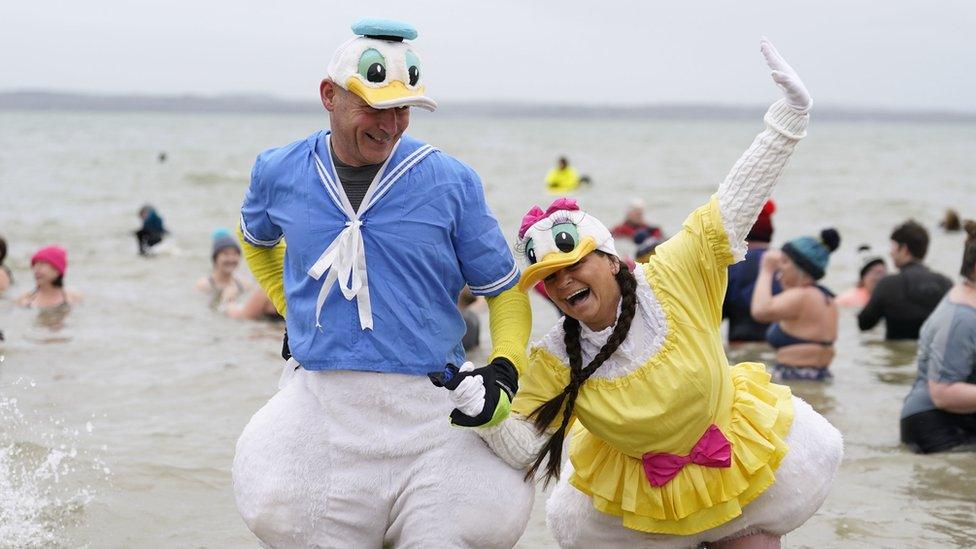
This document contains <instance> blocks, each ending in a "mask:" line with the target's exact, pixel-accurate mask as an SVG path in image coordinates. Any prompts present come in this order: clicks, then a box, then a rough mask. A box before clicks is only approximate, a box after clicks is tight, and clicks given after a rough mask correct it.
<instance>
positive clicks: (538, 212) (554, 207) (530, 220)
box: [519, 198, 579, 238]
mask: <svg viewBox="0 0 976 549" xmlns="http://www.w3.org/2000/svg"><path fill="white" fill-rule="evenodd" d="M560 210H568V211H576V210H579V204H577V203H576V201H575V200H573V199H572V198H557V199H555V200H553V201H552V204H549V208H547V209H546V211H542V208H540V207H538V206H532V209H531V210H529V212H528V213H526V214H525V215H524V216H522V226H521V227H519V238H523V237H524V236H525V231H527V230H529V227H531V226H532V225H535V224H536V223H537V222H538V221H539V220H540V219H545V218H547V217H549V216H550V215H552V214H554V213H556V212H558V211H560Z"/></svg>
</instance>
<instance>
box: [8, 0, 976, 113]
mask: <svg viewBox="0 0 976 549" xmlns="http://www.w3.org/2000/svg"><path fill="white" fill-rule="evenodd" d="M362 16H385V17H393V18H398V19H403V20H406V21H409V22H411V23H413V24H414V25H415V26H416V27H417V28H418V30H419V32H420V37H419V38H418V40H417V41H416V44H417V49H418V51H419V52H420V54H421V56H422V58H423V66H424V76H425V79H426V81H427V86H428V93H429V95H431V96H432V97H434V98H435V99H437V100H439V101H442V102H458V101H531V102H546V103H587V104H640V103H659V102H708V103H726V104H757V103H764V102H766V101H768V100H769V99H770V98H773V97H775V96H776V94H777V92H776V90H775V88H774V87H773V84H772V83H771V82H770V80H769V79H768V77H767V75H766V73H765V70H764V66H763V62H762V57H761V55H760V54H759V38H760V36H762V35H763V34H765V35H767V36H769V37H770V39H772V41H773V42H774V43H775V44H776V45H777V47H778V48H779V50H780V51H781V52H782V53H783V55H784V56H785V57H786V59H787V60H788V61H789V62H790V63H791V64H792V65H793V66H794V67H795V68H796V69H797V71H798V72H799V73H800V75H801V76H802V77H803V79H804V81H805V82H806V84H807V87H808V88H809V89H810V91H811V94H812V95H813V97H814V100H815V101H816V102H819V103H822V104H832V105H843V106H847V107H868V108H922V109H942V110H955V111H967V112H973V111H976V105H973V101H972V97H974V93H973V90H974V89H976V71H974V69H973V67H976V37H974V36H976V2H972V1H964V0H951V1H903V0H888V1H881V0H874V1H870V2H868V1H859V0H847V1H840V0H818V1H780V2H773V1H769V0H748V1H741V0H740V1H724V0H723V1H713V2H700V1H685V2H667V3H664V2H652V1H647V2H623V1H619V0H593V1H587V2H579V1H562V2H557V1H548V0H547V1H536V2H532V1H528V0H526V1H510V0H505V1H492V2H447V1H442V2H433V1H429V0H414V1H412V2H406V1H403V0H398V1H388V0H374V1H370V2H363V1H356V0H354V1H349V2H341V3H340V2H324V1H318V2H313V1H307V0H280V1H278V2H274V3H272V2H254V1H249V0H195V1H189V0H133V1H128V2H126V1H122V0H85V1H80V2H79V1H67V0H49V1H47V2H23V1H21V2H17V1H6V2H3V3H2V5H0V52H3V53H2V54H0V89H4V90H9V89H25V88H48V89H61V90H80V91H95V92H120V93H122V92H125V93H128V92H138V93H161V94H173V93H194V94H217V93H227V92H246V93H271V94H275V95H279V96H282V97H287V98H293V99H299V98H310V97H315V95H316V94H317V87H318V81H319V80H320V78H321V77H322V75H323V73H324V70H325V66H326V64H327V62H328V59H329V57H330V55H331V53H332V50H333V49H334V48H335V47H336V46H337V45H338V44H339V43H340V42H342V41H343V40H345V39H346V38H347V37H349V36H351V32H350V30H349V25H350V23H351V22H352V21H354V20H355V19H357V18H359V17H362Z"/></svg>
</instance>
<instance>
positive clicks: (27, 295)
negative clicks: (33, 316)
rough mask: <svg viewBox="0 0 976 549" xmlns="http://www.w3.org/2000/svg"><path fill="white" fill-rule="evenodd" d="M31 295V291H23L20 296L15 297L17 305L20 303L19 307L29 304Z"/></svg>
mask: <svg viewBox="0 0 976 549" xmlns="http://www.w3.org/2000/svg"><path fill="white" fill-rule="evenodd" d="M32 295H33V292H24V293H23V294H21V296H20V297H18V298H17V305H20V306H21V307H26V306H28V305H30V302H31V297H32Z"/></svg>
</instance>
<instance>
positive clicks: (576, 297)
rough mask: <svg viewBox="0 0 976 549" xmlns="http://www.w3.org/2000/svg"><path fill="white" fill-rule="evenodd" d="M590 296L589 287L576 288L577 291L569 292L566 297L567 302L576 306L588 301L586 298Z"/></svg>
mask: <svg viewBox="0 0 976 549" xmlns="http://www.w3.org/2000/svg"><path fill="white" fill-rule="evenodd" d="M588 297H590V289H589V288H580V289H579V290H576V291H575V292H573V293H571V294H569V295H568V296H566V298H565V299H566V302H567V303H569V304H570V305H571V306H573V307H575V306H577V305H579V304H580V303H582V302H584V301H586V298H588Z"/></svg>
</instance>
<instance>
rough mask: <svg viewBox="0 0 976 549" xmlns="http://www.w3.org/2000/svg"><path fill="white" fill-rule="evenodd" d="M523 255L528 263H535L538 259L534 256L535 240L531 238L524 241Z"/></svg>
mask: <svg viewBox="0 0 976 549" xmlns="http://www.w3.org/2000/svg"><path fill="white" fill-rule="evenodd" d="M525 257H526V258H528V260H529V263H536V262H537V261H539V260H538V259H537V258H536V257H535V242H533V241H532V239H531V238H530V239H529V241H528V242H526V243H525Z"/></svg>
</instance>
